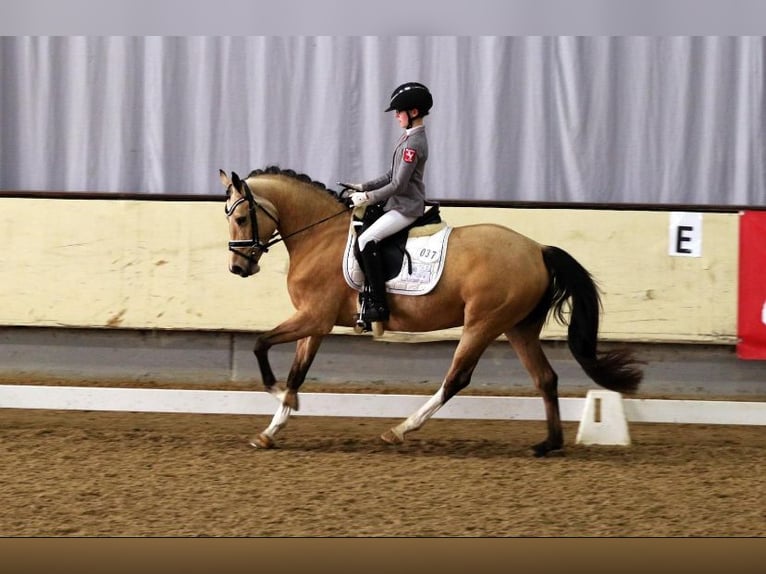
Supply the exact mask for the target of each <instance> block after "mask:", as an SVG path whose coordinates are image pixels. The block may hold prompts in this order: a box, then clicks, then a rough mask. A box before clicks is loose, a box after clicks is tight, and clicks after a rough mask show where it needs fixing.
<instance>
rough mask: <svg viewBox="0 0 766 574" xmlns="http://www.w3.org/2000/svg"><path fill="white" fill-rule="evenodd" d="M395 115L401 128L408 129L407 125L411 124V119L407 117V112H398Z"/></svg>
mask: <svg viewBox="0 0 766 574" xmlns="http://www.w3.org/2000/svg"><path fill="white" fill-rule="evenodd" d="M394 114H395V115H396V119H397V121H398V122H399V127H401V128H405V129H406V128H407V124H408V123H410V118H408V117H407V112H406V111H405V110H396V111H395V112H394Z"/></svg>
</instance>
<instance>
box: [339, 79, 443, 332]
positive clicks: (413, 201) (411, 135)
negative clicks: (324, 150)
mask: <svg viewBox="0 0 766 574" xmlns="http://www.w3.org/2000/svg"><path fill="white" fill-rule="evenodd" d="M432 106H433V98H432V96H431V92H430V91H429V90H428V88H427V87H426V86H424V85H423V84H420V83H418V82H407V83H405V84H402V85H401V86H399V87H398V88H396V89H395V90H394V91H393V93H392V94H391V101H390V103H389V106H388V108H386V110H384V111H385V112H390V111H394V112H395V114H396V115H395V117H396V119H397V121H398V122H399V126H400V127H402V128H404V130H405V131H404V133H403V134H402V136H401V138H400V139H399V141H398V142H397V144H396V147H395V149H394V155H393V162H392V164H391V169H389V170H388V172H387V173H385V174H383V175H382V176H380V177H378V178H375V179H373V180H370V181H368V182H366V183H350V184H348V183H341V185H343V186H345V187H349V188H351V189H354V190H356V191H355V192H354V193H352V194H351V196H350V198H351V202H352V203H353V205H354V207H358V206H361V205H366V204H368V203H378V202H381V201H385V202H386V203H385V205H384V206H383V211H384V213H383V215H381V216H380V218H379V219H378V220H377V221H375V223H373V224H372V225H371V226H370V227H369V228H367V230H366V231H364V232H363V233H362V234H361V235H359V237H358V242H359V250H360V251H361V253H362V264H363V271H364V274H365V278H366V280H367V284H368V286H369V288H370V292H371V296H372V301H370V302H369V303H370V304H368V305H365V307H366V312H365V314H364V316H363V317H361V319H362V320H363V321H367V322H372V321H386V320H388V317H389V310H388V303H387V300H386V282H385V277H384V275H383V266H382V260H381V257H380V254H379V251H378V244H379V243H380V242H381V241H383V239H385V238H386V237H389V236H390V235H393V234H394V233H396V232H397V231H401V230H402V229H404V228H405V227H407V226H408V225H410V224H411V223H413V222H414V221H415V220H416V219H417V218H418V217H420V216H421V215H423V212H424V210H425V185H424V184H423V172H424V170H425V165H426V160H427V159H428V140H427V139H426V130H425V125H424V120H423V118H424V117H425V116H427V115H428V112H429V111H430V110H431V107H432Z"/></svg>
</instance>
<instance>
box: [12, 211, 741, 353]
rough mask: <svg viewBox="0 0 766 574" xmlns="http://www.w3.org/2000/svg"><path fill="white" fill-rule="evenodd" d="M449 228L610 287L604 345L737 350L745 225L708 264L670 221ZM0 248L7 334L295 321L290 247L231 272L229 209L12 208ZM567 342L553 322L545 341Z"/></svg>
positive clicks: (711, 239) (719, 229) (514, 215)
mask: <svg viewBox="0 0 766 574" xmlns="http://www.w3.org/2000/svg"><path fill="white" fill-rule="evenodd" d="M443 215H444V218H445V220H446V221H447V223H449V224H450V225H455V226H457V225H465V224H471V223H480V222H487V223H497V224H501V225H507V226H510V227H513V228H514V229H516V230H518V231H520V232H522V233H524V234H527V235H529V236H530V237H532V238H534V239H536V240H537V241H539V242H541V243H545V244H552V245H558V246H560V247H562V248H564V249H566V250H567V251H569V252H570V253H571V254H572V255H573V256H575V257H576V258H577V259H578V260H579V261H580V262H581V263H582V264H583V265H584V266H585V267H586V268H587V269H588V270H590V271H591V273H592V274H593V275H594V276H595V278H596V279H597V281H598V282H599V284H600V286H601V289H602V291H603V304H604V315H603V321H602V325H601V335H602V337H603V338H604V339H605V340H625V341H647V342H690V343H721V344H733V343H735V342H736V322H737V320H736V314H737V275H738V267H737V266H738V260H737V254H738V217H739V216H738V214H736V213H713V212H711V213H703V214H701V218H702V219H701V224H702V227H701V231H702V235H701V237H702V243H701V254H700V256H699V257H677V256H671V255H669V241H670V240H669V225H670V218H671V212H669V211H638V210H637V211H626V210H621V211H608V210H592V209H535V208H500V207H497V208H488V207H443ZM0 239H1V240H2V250H0V253H1V254H2V255H0V326H32V327H51V326H53V327H77V328H113V329H120V328H121V329H171V330H196V331H205V330H235V331H239V330H242V331H250V330H257V329H266V328H270V327H272V326H274V325H275V324H277V323H278V322H280V321H282V320H283V319H285V318H286V317H288V316H289V315H290V314H291V313H292V306H291V304H290V300H289V298H288V295H287V291H286V288H285V278H286V271H287V255H286V252H285V250H284V247H283V246H282V245H281V244H280V245H277V246H275V247H274V248H272V250H271V251H270V252H269V253H268V254H266V255H265V256H264V257H263V259H262V260H261V263H262V264H261V267H262V271H261V272H260V273H259V274H258V275H256V276H254V277H252V278H248V279H242V278H240V277H237V276H234V275H232V274H230V273H229V272H228V270H227V261H228V252H227V240H228V234H227V226H226V221H225V217H224V213H223V203H222V202H221V201H212V200H211V201H198V200H197V201H192V200H189V201H184V200H179V201H149V200H135V199H129V200H128V199H126V200H123V199H69V198H35V197H2V198H0ZM488 248H492V246H488ZM507 280H508V281H509V282H511V281H513V280H514V278H513V277H508V278H507ZM337 332H339V333H341V332H342V333H345V332H348V330H347V329H338V330H337ZM458 335H459V329H452V330H446V331H442V332H438V333H430V334H423V335H409V336H406V337H400V338H401V339H407V340H434V339H440V338H441V339H445V338H446V339H452V338H456V337H457V336H458ZM563 335H564V331H563V329H562V328H561V327H560V326H559V325H557V324H555V323H550V324H549V325H548V326H547V327H546V330H545V331H544V336H545V337H546V338H550V339H560V338H562V337H563ZM389 336H391V337H394V338H395V337H396V335H395V334H394V335H389Z"/></svg>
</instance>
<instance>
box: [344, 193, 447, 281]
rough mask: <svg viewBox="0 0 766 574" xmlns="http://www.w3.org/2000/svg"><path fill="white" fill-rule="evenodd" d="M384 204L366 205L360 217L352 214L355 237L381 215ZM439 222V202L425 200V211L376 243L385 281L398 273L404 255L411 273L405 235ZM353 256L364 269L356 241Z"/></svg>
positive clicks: (440, 220)
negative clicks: (402, 227)
mask: <svg viewBox="0 0 766 574" xmlns="http://www.w3.org/2000/svg"><path fill="white" fill-rule="evenodd" d="M384 204H385V202H380V203H376V204H373V205H368V206H367V207H366V209H365V210H364V215H363V216H362V217H361V218H359V217H357V216H356V215H354V217H353V219H354V230H355V231H356V235H357V237H358V236H359V235H360V234H362V233H363V232H364V231H366V230H367V228H368V227H370V225H372V224H373V223H375V221H376V220H377V219H378V218H379V217H380V216H381V215H383V205H384ZM441 222H442V218H441V213H440V212H439V204H438V203H437V202H431V201H426V211H425V213H424V214H423V215H421V216H420V217H418V218H417V219H416V220H415V221H413V222H412V223H411V224H410V225H408V226H407V227H405V228H404V229H402V230H401V231H397V232H396V233H394V234H393V235H390V236H389V237H386V238H385V239H384V240H383V241H381V242H380V243H379V244H378V251H379V253H380V255H381V258H382V260H383V270H384V275H385V277H386V281H388V280H390V279H393V278H394V277H396V276H397V275H398V274H399V271H401V269H402V262H403V261H404V257H405V256H406V257H407V261H408V265H409V272H410V274H412V262H411V260H410V254H409V253H408V252H407V237H409V234H410V232H411V231H412V230H413V229H416V228H418V227H424V226H426V225H435V224H437V223H441ZM354 256H355V257H356V260H357V261H359V264H360V266H362V269H364V266H363V265H362V254H361V252H360V251H359V244H358V242H354Z"/></svg>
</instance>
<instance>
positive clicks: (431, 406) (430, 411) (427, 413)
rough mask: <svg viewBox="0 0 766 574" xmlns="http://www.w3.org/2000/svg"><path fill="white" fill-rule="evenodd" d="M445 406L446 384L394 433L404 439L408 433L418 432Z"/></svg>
mask: <svg viewBox="0 0 766 574" xmlns="http://www.w3.org/2000/svg"><path fill="white" fill-rule="evenodd" d="M443 404H444V383H442V386H441V387H439V390H438V391H436V393H434V395H433V396H432V397H431V398H430V399H428V401H426V403H425V404H424V405H423V406H422V407H420V408H419V409H418V410H417V411H415V412H414V413H412V414H411V415H410V416H409V417H407V420H405V421H404V422H402V423H399V424H398V425H396V426H395V427H394V428H393V429H391V430H393V432H394V433H395V434H397V435H398V436H399V437H401V438H404V435H405V434H407V433H408V432H411V431H415V430H418V429H419V428H420V427H422V426H423V424H425V422H426V421H427V420H428V419H430V418H431V417H432V416H433V415H434V413H436V411H438V410H439V409H440V408H441V407H442V405H443Z"/></svg>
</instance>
